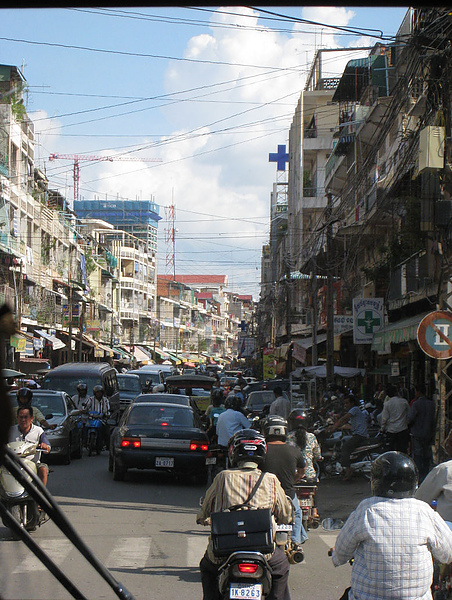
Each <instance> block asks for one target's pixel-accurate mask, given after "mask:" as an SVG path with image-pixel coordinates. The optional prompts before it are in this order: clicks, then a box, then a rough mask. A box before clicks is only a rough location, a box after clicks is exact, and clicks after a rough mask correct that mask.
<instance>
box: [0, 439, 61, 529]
mask: <svg viewBox="0 0 452 600" xmlns="http://www.w3.org/2000/svg"><path fill="white" fill-rule="evenodd" d="M7 447H8V448H9V449H10V450H11V451H12V452H14V454H15V455H16V456H18V457H19V458H20V459H21V460H22V462H23V463H25V465H26V467H23V466H21V472H22V473H23V474H24V475H25V476H26V477H27V479H28V481H31V480H32V477H31V476H30V475H29V474H28V473H27V470H26V469H27V468H28V469H30V470H31V471H32V472H33V473H34V474H35V475H37V467H36V463H35V462H33V460H31V458H32V457H33V456H34V455H35V454H36V452H39V450H38V448H37V444H34V443H32V442H27V441H19V442H10V443H9V444H8V445H7ZM0 502H1V503H2V504H3V505H4V507H5V508H6V509H7V510H8V511H9V512H10V513H11V515H12V516H13V517H14V518H15V519H16V521H18V523H19V524H20V526H21V527H23V528H24V529H26V530H27V531H34V530H35V529H36V528H37V527H40V526H41V525H42V524H43V523H45V522H46V521H48V519H49V517H48V516H47V515H46V513H45V512H43V511H41V510H40V509H39V507H38V504H37V502H36V500H35V499H34V498H33V497H31V496H30V495H29V493H28V491H27V490H26V489H25V487H24V486H23V485H22V484H21V483H20V482H19V481H17V479H15V478H14V477H13V476H12V475H11V473H10V472H9V471H8V470H7V469H6V468H5V466H4V465H2V466H1V467H0ZM2 521H3V524H4V525H5V527H8V523H7V522H6V521H5V519H4V518H3V517H2Z"/></svg>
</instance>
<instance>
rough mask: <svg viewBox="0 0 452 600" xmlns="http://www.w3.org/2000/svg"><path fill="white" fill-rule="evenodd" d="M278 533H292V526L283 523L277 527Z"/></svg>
mask: <svg viewBox="0 0 452 600" xmlns="http://www.w3.org/2000/svg"><path fill="white" fill-rule="evenodd" d="M276 531H292V525H287V524H286V523H281V525H277V526H276Z"/></svg>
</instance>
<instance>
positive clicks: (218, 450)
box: [206, 444, 228, 487]
mask: <svg viewBox="0 0 452 600" xmlns="http://www.w3.org/2000/svg"><path fill="white" fill-rule="evenodd" d="M206 465H207V487H209V486H210V485H211V484H212V481H213V480H214V479H215V476H216V475H217V474H218V473H219V472H220V471H223V470H224V469H227V468H228V451H227V448H224V447H223V446H218V445H217V444H213V445H212V446H210V447H209V454H208V456H207V458H206Z"/></svg>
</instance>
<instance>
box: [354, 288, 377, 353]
mask: <svg viewBox="0 0 452 600" xmlns="http://www.w3.org/2000/svg"><path fill="white" fill-rule="evenodd" d="M383 325H384V305H383V298H354V299H353V343H354V344H371V343H372V338H373V335H374V333H376V332H377V331H379V330H380V329H381V328H382V327H383Z"/></svg>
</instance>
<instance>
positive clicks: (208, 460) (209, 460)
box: [206, 456, 217, 465]
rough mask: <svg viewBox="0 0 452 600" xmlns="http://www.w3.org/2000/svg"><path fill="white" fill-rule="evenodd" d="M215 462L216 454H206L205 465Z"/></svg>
mask: <svg viewBox="0 0 452 600" xmlns="http://www.w3.org/2000/svg"><path fill="white" fill-rule="evenodd" d="M216 464H217V457H216V456H208V457H207V458H206V465H216Z"/></svg>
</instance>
